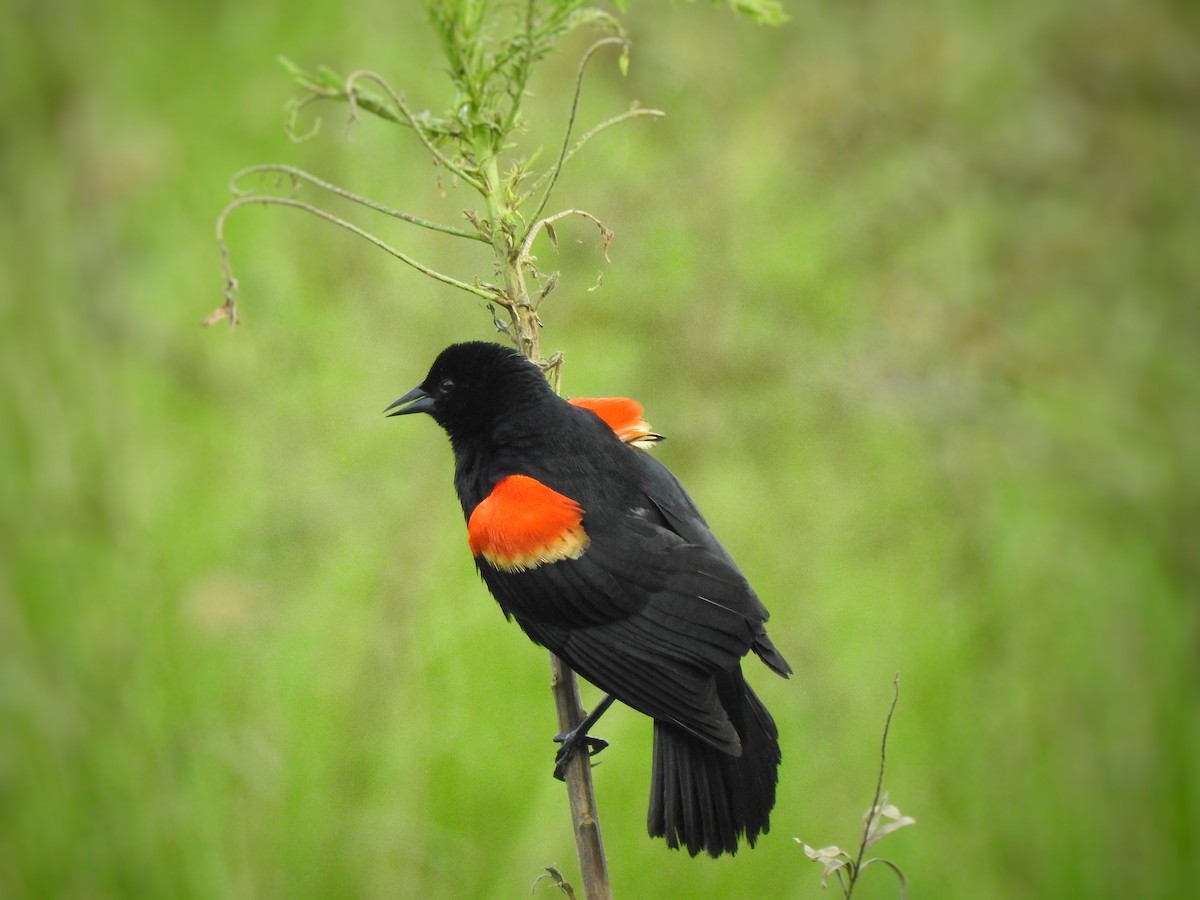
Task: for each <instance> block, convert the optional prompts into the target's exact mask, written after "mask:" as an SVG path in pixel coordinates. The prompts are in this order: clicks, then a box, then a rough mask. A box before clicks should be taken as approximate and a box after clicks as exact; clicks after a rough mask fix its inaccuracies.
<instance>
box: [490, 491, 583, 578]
mask: <svg viewBox="0 0 1200 900" xmlns="http://www.w3.org/2000/svg"><path fill="white" fill-rule="evenodd" d="M589 541H590V539H589V538H588V535H587V532H586V531H584V529H583V510H582V509H581V508H580V506H579V504H578V503H576V502H575V501H574V500H572V499H571V498H570V497H566V496H563V495H562V494H560V493H558V491H555V490H553V489H551V488H548V487H546V485H544V484H542V483H541V482H540V481H538V480H537V479H536V478H530V477H529V476H528V475H508V476H506V477H504V478H501V479H500V480H499V481H498V482H496V486H495V487H494V488H492V492H491V493H490V494H488V495H487V497H486V498H485V499H484V500H483V502H481V503H480V504H479V505H478V506H476V507H475V509H474V510H473V511H472V512H471V517H470V519H468V521H467V543H468V544H469V545H470V547H471V555H472V556H475V557H476V558H478V557H483V558H484V559H485V560H487V562H489V563H491V564H492V565H493V566H495V567H496V568H497V569H502V570H504V571H506V572H521V571H523V570H525V569H533V568H536V567H538V566H540V565H542V564H543V563H552V562H559V561H560V560H564V559H578V558H579V557H580V556H582V555H583V551H584V550H586V549H587V546H588V543H589Z"/></svg>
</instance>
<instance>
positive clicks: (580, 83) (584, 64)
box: [530, 37, 629, 219]
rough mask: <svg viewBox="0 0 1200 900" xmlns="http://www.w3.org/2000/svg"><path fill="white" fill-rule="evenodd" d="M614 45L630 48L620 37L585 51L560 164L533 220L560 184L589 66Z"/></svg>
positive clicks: (580, 62) (580, 61) (552, 171)
mask: <svg viewBox="0 0 1200 900" xmlns="http://www.w3.org/2000/svg"><path fill="white" fill-rule="evenodd" d="M612 44H620V45H621V46H622V47H628V46H629V41H628V40H626V39H625V38H619V37H606V38H601V39H600V40H598V41H596V43H594V44H592V46H590V47H588V48H587V50H586V51H584V54H583V57H582V58H581V59H580V60H579V71H578V72H577V73H576V75H575V94H574V96H572V98H571V111H570V113H569V115H568V116H567V130H566V132H565V133H564V134H563V143H562V149H561V150H560V151H559V153H558V162H556V163H555V164H554V167H553V168H552V169H551V170H550V172H551V175H550V183H549V184H548V185H546V192H545V193H544V194H542V199H541V200H540V201H539V202H538V205H537V209H536V210H534V213H533V215H532V216H530V218H531V219H537V218H538V217H539V216H541V214H542V210H544V209H545V208H546V204H547V203H548V202H549V201H550V195H551V194H552V193H553V192H554V186H555V184H557V183H558V175H559V173H560V172H562V167H563V163H564V162H565V161H566V158H567V149H568V148H569V147H570V146H571V131H572V129H573V128H574V127H575V116H576V114H578V112H579V97H580V95H581V94H582V93H583V76H584V74H585V73H586V71H587V64H588V62H590V61H591V58H592V57H593V56H595V55H596V53H597V52H598V51H599V50H600V49H602V48H603V47H607V46H610V45H612Z"/></svg>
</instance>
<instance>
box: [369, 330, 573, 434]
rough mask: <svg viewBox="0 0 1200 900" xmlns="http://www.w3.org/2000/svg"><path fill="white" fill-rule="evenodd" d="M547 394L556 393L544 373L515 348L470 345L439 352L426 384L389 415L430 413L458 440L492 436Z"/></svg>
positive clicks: (392, 406)
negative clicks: (503, 423) (501, 423)
mask: <svg viewBox="0 0 1200 900" xmlns="http://www.w3.org/2000/svg"><path fill="white" fill-rule="evenodd" d="M546 395H550V396H553V392H552V391H551V390H550V386H549V385H548V384H547V383H546V379H545V378H544V377H543V376H542V373H541V371H540V370H539V369H538V367H537V366H536V365H535V364H534V363H532V362H530V361H529V360H528V359H526V358H525V357H524V356H522V355H521V354H520V353H518V352H517V351H516V350H513V349H511V348H509V347H503V346H501V345H500V344H492V343H486V342H483V341H471V342H468V343H464V344H453V345H451V346H449V347H447V348H446V349H445V350H443V351H442V352H441V353H440V354H438V357H437V359H435V360H434V362H433V366H432V367H431V368H430V369H429V374H428V375H426V376H425V380H424V381H422V382H421V383H420V384H419V385H417V386H416V387H415V388H413V389H412V390H411V391H409V392H408V393H407V394H405V395H404V396H403V397H401V398H399V399H398V400H396V401H395V402H393V403H392V404H390V405H389V406H388V407H387V409H385V410H384V412H385V413H387V414H388V415H389V416H404V415H408V414H409V413H428V414H429V415H431V416H432V417H433V418H434V420H435V421H436V422H437V423H438V424H439V425H441V426H442V428H444V429H445V430H446V433H447V434H449V435H450V438H451V440H453V441H456V442H457V441H461V440H469V439H470V438H472V437H476V436H480V435H484V434H487V433H489V432H490V431H491V430H492V429H493V428H494V427H495V425H496V423H498V422H499V421H501V420H502V419H504V418H505V417H507V416H510V415H511V414H513V413H514V412H516V411H517V410H519V409H521V408H522V407H527V406H530V405H532V404H534V403H536V402H538V401H539V400H541V399H542V398H543V397H545V396H546Z"/></svg>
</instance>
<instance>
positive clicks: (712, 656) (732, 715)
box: [387, 342, 791, 856]
mask: <svg viewBox="0 0 1200 900" xmlns="http://www.w3.org/2000/svg"><path fill="white" fill-rule="evenodd" d="M387 410H388V411H391V410H394V412H391V415H404V414H407V413H417V412H423V413H428V414H429V415H431V416H432V417H433V418H434V420H435V421H436V422H437V423H438V424H439V425H441V426H442V428H443V429H445V431H446V433H447V435H449V437H450V444H451V446H452V447H453V449H454V462H455V471H454V486H455V488H456V490H457V492H458V497H459V500H460V501H461V503H462V508H463V514H464V515H465V516H466V519H467V539H468V544H469V546H470V549H471V553H472V555H473V556H474V557H475V564H476V566H477V567H478V569H479V573H480V575H481V576H482V577H483V580H484V582H485V583H486V584H487V586H488V588H489V589H490V590H491V592H492V595H493V596H494V597H495V598H496V600H497V602H499V604H500V608H501V609H502V610H503V611H504V613H505V615H506V616H507V617H509V618H511V619H516V621H517V624H518V625H520V626H521V628H522V629H523V630H524V631H525V633H526V634H527V635H528V636H529V637H530V638H531V639H532V640H534V641H535V642H536V643H538V644H541V645H542V646H543V647H546V648H548V649H549V650H551V651H552V652H553V653H555V654H556V655H557V656H558V657H559V658H560V659H562V660H563V661H564V662H565V663H566V664H567V665H569V666H570V667H571V668H572V669H573V670H575V671H576V672H577V673H579V674H580V675H581V676H583V677H584V678H586V679H587V680H588V681H590V682H591V683H592V684H594V685H596V686H597V687H599V688H601V689H602V690H604V691H606V692H607V693H608V694H609V695H610V696H609V697H606V698H605V700H604V701H603V702H602V703H601V704H600V706H599V707H598V708H597V710H596V711H594V712H593V714H592V716H589V717H588V720H587V721H585V723H584V725H583V726H582V727H581V728H580V729H576V732H574V733H572V734H571V735H568V736H566V744H565V745H564V751H560V756H559V767H560V768H559V771H558V772H557V773H556V774H559V773H560V772H561V767H562V766H563V765H564V764H565V761H566V759H568V758H569V755H570V754H571V753H572V752H577V751H579V750H587V751H588V752H595V751H596V750H597V749H598V748H599V747H601V746H603V742H602V741H599V740H598V739H595V738H592V737H590V736H588V735H587V729H588V728H589V727H590V726H591V725H592V724H593V723H594V721H595V719H596V718H598V713H599V712H602V711H603V709H605V708H607V706H608V704H609V703H611V702H612V699H613V698H616V699H618V700H620V701H621V702H622V703H625V704H626V705H628V706H631V707H633V708H634V709H636V710H638V711H639V712H642V713H645V714H646V715H648V716H650V717H651V718H652V719H653V720H654V768H653V775H652V779H651V787H650V811H649V819H648V828H649V832H650V835H651V837H664V838H665V839H666V842H667V845H668V846H670V847H679V846H681V845H682V846H684V847H686V848H687V849H688V851H689V852H690V853H691V854H692V855H693V856H695V855H696V854H697V853H699V852H700V851H702V850H704V851H707V852H708V853H709V854H711V855H712V856H719V855H720V854H722V853H731V854H732V853H735V852H737V848H738V841H739V838H741V837H743V836H744V837H745V839H746V842H747V843H748V844H749V845H750V846H751V847H753V846H754V843H755V841H756V840H757V838H758V836H759V835H760V834H763V833H765V832H766V831H767V830H768V828H769V824H770V812H771V809H772V807H774V805H775V786H776V783H777V781H778V775H777V772H778V767H779V761H780V751H779V740H778V732H777V730H776V727H775V722H774V721H773V720H772V718H771V715H770V713H768V712H767V710H766V708H765V707H764V706H763V704H762V702H761V701H760V700H759V699H758V697H756V696H755V694H754V692H753V691H752V690H751V689H750V686H749V685H748V684H747V683H746V681H745V679H744V678H743V676H742V669H741V660H742V657H743V656H745V655H746V654H747V653H748V652H749V651H753V652H754V653H756V654H757V655H758V656H759V658H760V659H762V661H763V662H764V663H766V665H767V666H768V667H769V668H770V669H772V670H773V671H775V672H777V673H778V674H780V675H782V676H784V677H786V676H787V675H788V674H789V673H790V672H791V668H790V667H789V666H788V664H787V662H786V661H785V660H784V658H783V656H782V655H781V654H780V653H779V651H778V650H777V649H776V648H775V646H774V645H773V644H772V643H771V640H770V638H768V637H767V633H766V630H765V628H764V623H765V622H766V621H767V611H766V609H765V608H764V607H763V605H762V603H761V602H760V601H759V599H758V596H757V595H756V594H755V593H754V590H753V589H752V588H751V587H750V585H749V583H748V582H747V581H746V579H745V577H744V576H743V575H742V573H741V572H740V571H739V570H738V567H737V566H736V565H735V564H734V562H733V559H732V558H731V557H730V556H729V554H728V553H727V552H726V551H725V549H724V548H723V547H722V546H721V545H720V543H718V541H717V539H716V538H715V537H714V536H713V534H712V532H711V531H710V530H709V527H708V524H707V523H706V522H705V521H704V517H703V516H702V515H701V514H700V511H699V510H698V509H697V508H696V505H695V504H694V503H693V502H692V500H691V498H690V497H689V496H688V495H687V493H686V492H685V491H684V489H683V486H682V485H680V483H679V481H678V480H677V479H676V478H675V476H674V475H672V474H671V472H670V471H668V469H667V468H666V467H665V466H664V465H662V464H661V463H660V462H658V461H657V460H656V459H655V458H654V457H652V456H651V455H650V454H649V453H647V452H646V451H645V450H644V449H641V448H642V447H643V446H645V445H646V444H647V443H649V442H652V441H653V440H655V439H657V437H658V436H657V435H654V434H652V433H651V432H650V430H649V426H647V425H646V424H645V422H643V421H642V419H641V407H640V406H639V405H638V404H636V403H634V402H633V401H631V400H625V399H623V398H610V399H605V400H595V401H593V400H576V401H573V402H568V401H567V400H563V399H562V398H560V397H558V396H557V395H556V394H555V393H554V392H553V391H552V390H551V388H550V386H549V385H548V384H547V383H546V380H545V378H544V377H543V375H542V373H541V371H540V369H539V368H538V367H537V366H536V365H535V364H533V363H532V362H530V361H529V360H527V359H526V358H524V357H523V356H521V355H520V354H519V353H517V352H516V351H515V350H511V349H508V348H506V347H502V346H500V345H498V344H491V343H482V342H471V343H464V344H455V345H453V346H451V347H449V348H447V349H446V350H444V351H442V353H441V354H440V355H439V356H438V358H437V360H436V361H435V362H434V364H433V367H432V368H431V369H430V370H429V374H428V376H426V378H425V380H424V381H422V382H421V384H420V385H419V386H417V387H415V388H413V389H412V390H411V391H409V392H408V393H407V394H405V395H404V396H403V397H401V398H400V399H399V400H397V401H395V402H394V403H392V404H391V405H390V406H389V407H388V408H387Z"/></svg>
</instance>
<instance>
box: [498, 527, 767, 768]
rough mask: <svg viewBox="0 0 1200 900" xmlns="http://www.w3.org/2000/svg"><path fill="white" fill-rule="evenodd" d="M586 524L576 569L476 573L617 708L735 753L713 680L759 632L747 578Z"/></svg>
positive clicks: (664, 536) (654, 533) (675, 548)
mask: <svg viewBox="0 0 1200 900" xmlns="http://www.w3.org/2000/svg"><path fill="white" fill-rule="evenodd" d="M586 524H591V525H592V529H591V534H590V538H591V540H590V544H589V545H588V547H587V550H586V552H584V553H583V554H582V555H581V556H580V557H579V558H577V559H563V560H560V561H555V562H552V563H548V564H546V565H540V566H537V567H533V568H529V569H526V570H523V571H520V572H504V571H500V570H497V569H494V568H492V567H490V566H488V565H486V564H483V565H480V571H481V573H482V574H483V576H484V579H485V581H487V583H488V586H489V587H490V588H491V590H492V593H493V594H494V595H495V597H496V599H497V600H498V601H499V602H500V605H501V607H503V608H504V610H505V612H506V613H509V614H510V615H512V616H513V617H514V618H516V619H517V621H518V622H519V623H520V625H521V626H522V628H523V629H524V630H525V632H526V633H527V634H528V635H529V636H530V637H531V638H533V639H534V640H535V641H537V642H538V643H540V644H542V645H544V646H546V647H548V648H549V649H550V650H552V651H553V652H554V653H555V654H557V655H558V656H559V657H561V658H562V659H563V660H564V661H566V663H567V664H568V665H569V666H571V668H572V669H574V670H575V671H576V672H578V673H579V674H580V675H582V676H583V677H584V678H586V679H587V680H588V681H590V682H592V683H593V684H595V685H596V686H598V687H600V688H602V689H603V690H605V691H607V692H609V693H611V694H615V695H616V696H617V698H618V699H620V700H621V701H622V702H624V703H626V704H628V705H629V706H632V707H633V708H635V709H637V710H639V711H640V712H643V713H645V714H646V715H649V716H651V717H653V718H655V719H662V720H666V721H671V722H674V723H676V724H678V725H680V726H681V727H683V728H685V729H686V730H688V731H690V732H692V733H694V734H696V735H697V736H698V737H701V738H702V739H704V740H706V741H708V742H709V743H711V744H713V745H714V746H716V747H718V748H720V749H722V750H724V751H725V752H729V753H735V754H736V753H738V752H740V743H739V740H738V737H737V733H736V731H735V730H734V728H733V726H732V725H731V724H730V722H729V718H728V716H727V715H726V713H725V711H724V709H723V708H722V706H721V704H720V702H719V700H718V697H717V693H716V683H715V679H714V676H715V675H716V674H717V673H719V672H728V671H731V670H733V669H734V668H736V667H737V665H738V663H739V662H740V660H741V658H742V657H743V656H744V655H745V654H746V653H747V652H748V651H749V650H750V649H751V648H752V647H753V646H754V644H755V642H756V640H757V637H758V634H759V632H760V631H761V626H762V621H761V618H759V617H758V615H757V614H755V613H754V612H753V611H752V610H753V609H754V608H755V604H757V600H756V599H754V600H753V601H751V600H748V599H747V598H748V597H753V592H752V591H751V590H750V586H749V585H748V584H747V583H746V580H745V578H743V577H742V575H741V573H740V572H738V571H737V570H736V569H734V568H732V567H731V566H729V565H728V564H727V563H726V562H725V561H724V560H723V559H722V558H720V557H718V556H715V555H714V554H712V553H711V552H709V551H708V550H707V549H706V548H704V547H701V546H698V545H696V544H691V543H688V542H687V541H685V540H683V539H682V538H681V537H680V536H679V535H677V534H675V533H674V532H673V531H671V530H670V529H667V528H664V527H662V526H661V525H659V524H657V523H655V522H651V521H648V520H647V519H645V518H643V517H641V516H638V515H635V514H633V513H630V514H628V515H625V516H624V517H622V520H621V522H620V527H613V523H611V522H610V523H605V522H603V521H600V522H592V523H588V521H587V519H586V518H585V525H586ZM747 610H751V612H749V613H748V612H747Z"/></svg>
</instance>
